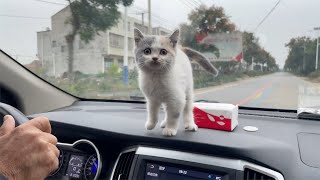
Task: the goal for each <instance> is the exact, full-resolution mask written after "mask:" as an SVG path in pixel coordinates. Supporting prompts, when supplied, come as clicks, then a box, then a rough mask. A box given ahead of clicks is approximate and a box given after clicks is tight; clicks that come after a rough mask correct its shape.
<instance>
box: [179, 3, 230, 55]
mask: <svg viewBox="0 0 320 180" xmlns="http://www.w3.org/2000/svg"><path fill="white" fill-rule="evenodd" d="M188 19H189V21H190V24H186V23H184V24H181V25H180V29H181V44H182V45H183V46H188V47H191V48H194V49H197V50H200V51H201V50H212V51H214V52H215V53H218V49H217V48H216V47H214V46H206V45H203V44H199V43H197V42H198V41H199V38H200V39H201V37H204V36H205V35H207V34H209V33H218V32H231V31H234V30H235V29H236V26H235V25H234V24H233V23H231V22H230V20H229V17H228V16H227V15H226V14H225V12H224V9H223V8H222V7H219V6H215V5H212V6H211V7H207V6H205V5H202V6H200V7H199V8H197V9H195V10H193V11H191V13H190V14H189V16H188ZM217 55H218V54H217Z"/></svg>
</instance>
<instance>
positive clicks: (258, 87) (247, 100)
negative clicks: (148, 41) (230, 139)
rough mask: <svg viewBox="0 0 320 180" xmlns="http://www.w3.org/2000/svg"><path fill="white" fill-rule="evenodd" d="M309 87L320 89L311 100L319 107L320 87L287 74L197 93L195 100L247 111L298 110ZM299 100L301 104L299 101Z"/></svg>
mask: <svg viewBox="0 0 320 180" xmlns="http://www.w3.org/2000/svg"><path fill="white" fill-rule="evenodd" d="M306 87H311V88H318V91H317V93H318V94H316V96H313V97H312V98H310V99H313V101H316V103H317V104H318V105H319V104H320V88H319V84H315V83H310V82H308V81H305V80H304V79H302V78H300V77H296V76H294V75H292V74H289V73H285V72H278V73H274V74H270V75H266V76H260V77H257V78H251V79H247V80H241V81H238V82H234V83H228V84H224V85H221V86H217V87H213V88H205V89H200V90H196V91H195V100H200V99H205V100H211V101H218V102H224V103H232V104H237V105H239V106H247V107H263V108H279V109H294V110H296V109H297V108H298V102H302V101H301V97H305V96H303V93H301V88H306ZM299 88H300V90H299ZM313 95H314V94H313ZM299 98H300V100H298V99H299ZM315 98H316V99H317V100H316V99H315ZM304 99H305V98H304ZM300 104H301V103H300Z"/></svg>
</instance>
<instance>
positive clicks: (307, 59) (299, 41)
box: [284, 37, 316, 75]
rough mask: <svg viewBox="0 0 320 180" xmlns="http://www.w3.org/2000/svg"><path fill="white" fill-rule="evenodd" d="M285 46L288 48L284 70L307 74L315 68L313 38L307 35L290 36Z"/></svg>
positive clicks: (314, 41) (314, 42) (314, 43)
mask: <svg viewBox="0 0 320 180" xmlns="http://www.w3.org/2000/svg"><path fill="white" fill-rule="evenodd" d="M286 47H287V48H288V49H289V54H288V57H287V59H286V62H285V66H284V69H285V70H286V71H290V72H293V73H298V74H301V75H307V74H309V73H311V72H313V71H314V70H315V58H316V40H315V39H310V38H309V37H297V38H292V39H291V40H290V41H289V42H288V43H287V44H286Z"/></svg>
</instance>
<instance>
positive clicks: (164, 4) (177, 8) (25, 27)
mask: <svg viewBox="0 0 320 180" xmlns="http://www.w3.org/2000/svg"><path fill="white" fill-rule="evenodd" d="M41 1H42V2H41ZM46 1H50V2H55V3H62V4H66V1H65V0H46ZM182 1H184V0H152V6H151V7H152V13H154V16H153V23H154V24H161V25H163V26H167V27H171V28H174V27H177V26H178V24H180V23H182V22H187V21H188V20H187V15H188V13H189V12H190V10H191V8H190V7H188V6H191V4H189V2H185V1H184V3H183V2H182ZM188 1H199V0H188ZM200 1H202V2H203V3H205V4H206V5H208V6H209V5H212V4H213V3H214V4H216V5H219V6H222V7H223V8H224V9H225V11H226V14H227V15H228V16H231V21H232V22H234V23H235V24H236V25H237V27H238V29H240V30H247V31H254V29H255V28H256V26H257V25H258V24H259V22H260V21H261V20H262V19H263V18H264V17H265V16H266V14H267V13H268V12H269V11H270V10H271V9H272V7H273V6H274V5H275V4H276V3H277V1H278V0H200ZM185 3H187V5H185ZM63 7H64V6H63V5H60V4H50V3H45V2H43V0H0V48H1V49H2V50H4V51H5V52H7V53H8V54H10V55H12V56H13V57H14V58H17V59H18V60H19V61H21V62H22V63H28V62H30V61H32V60H33V59H34V57H35V55H36V52H37V43H36V42H37V41H36V32H37V31H40V30H44V29H45V28H46V27H50V17H51V16H52V15H53V14H55V13H56V12H58V11H59V10H60V9H62V8H63ZM319 7H320V1H319V0H281V2H280V4H279V6H278V7H277V8H276V9H275V10H274V12H273V13H272V14H271V15H270V16H269V17H268V18H267V19H266V21H265V22H264V23H263V24H262V25H261V26H260V27H259V28H258V30H257V31H255V33H256V34H257V35H258V36H259V38H260V43H261V45H262V46H263V47H264V48H265V49H266V50H267V51H269V52H271V54H272V55H273V56H274V57H275V58H276V61H277V63H278V64H280V66H281V67H282V66H283V64H284V61H285V59H286V56H287V54H288V50H287V49H286V48H285V46H284V45H285V43H287V42H288V41H289V40H290V38H292V37H296V36H303V35H309V36H313V37H315V32H313V31H310V30H312V29H313V28H314V27H317V26H320V10H319ZM139 8H142V9H146V8H147V0H135V2H134V7H132V8H130V9H129V15H130V16H136V15H135V13H136V12H139V11H141V10H139ZM7 15H9V16H25V17H34V18H21V17H8V16H7ZM146 16H147V15H146ZM136 17H139V16H136Z"/></svg>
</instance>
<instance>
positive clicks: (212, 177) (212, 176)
mask: <svg viewBox="0 0 320 180" xmlns="http://www.w3.org/2000/svg"><path fill="white" fill-rule="evenodd" d="M190 169H191V168H190ZM190 169H189V168H187V169H185V168H181V167H178V166H177V165H170V166H168V165H160V164H156V163H147V167H146V172H145V180H171V179H173V180H201V179H207V180H224V178H223V175H219V174H217V173H214V172H212V173H208V172H202V171H197V170H190Z"/></svg>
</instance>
